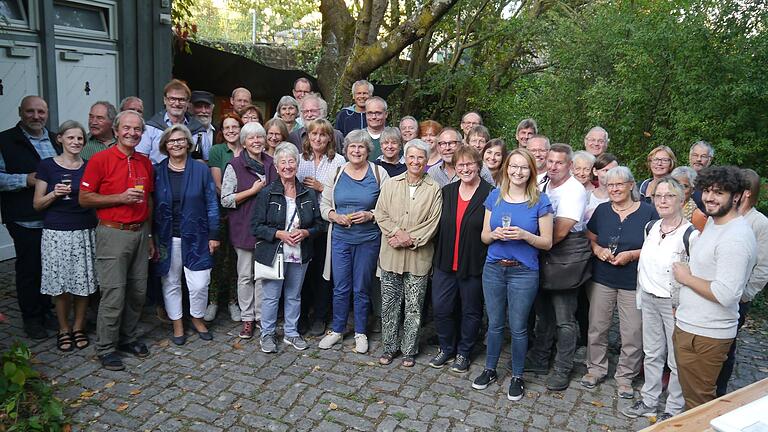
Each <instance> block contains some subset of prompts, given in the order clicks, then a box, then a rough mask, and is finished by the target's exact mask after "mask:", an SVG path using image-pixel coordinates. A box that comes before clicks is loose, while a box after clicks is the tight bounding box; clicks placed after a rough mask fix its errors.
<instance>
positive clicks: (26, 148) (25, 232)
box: [0, 96, 61, 339]
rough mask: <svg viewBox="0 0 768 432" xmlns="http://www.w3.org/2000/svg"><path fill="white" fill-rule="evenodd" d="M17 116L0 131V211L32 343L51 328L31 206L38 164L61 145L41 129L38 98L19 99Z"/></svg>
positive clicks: (37, 222)
mask: <svg viewBox="0 0 768 432" xmlns="http://www.w3.org/2000/svg"><path fill="white" fill-rule="evenodd" d="M19 117H20V119H21V121H19V123H17V124H16V126H14V127H12V128H10V129H8V130H5V131H3V132H0V212H1V213H2V218H3V223H4V224H5V226H6V228H7V229H8V232H9V233H10V234H11V238H13V243H14V249H15V251H16V295H17V298H18V301H19V309H21V317H22V319H23V320H24V331H26V333H27V336H29V337H30V338H32V339H45V338H47V337H48V333H47V332H46V324H49V328H51V329H56V328H57V326H56V324H55V318H54V317H53V314H51V311H50V307H51V299H50V297H49V296H46V295H43V294H41V293H40V274H41V272H42V269H41V264H40V260H41V256H40V239H41V237H42V233H43V215H42V214H41V213H38V212H37V211H35V209H34V208H33V207H32V197H33V195H34V190H35V183H36V182H37V179H36V177H35V171H36V170H37V165H38V163H39V162H40V161H41V160H42V159H46V158H49V157H53V156H56V155H57V154H59V153H61V146H60V145H59V144H58V143H57V142H56V135H55V134H53V133H50V132H48V130H47V129H46V128H45V123H46V122H47V121H48V104H47V103H46V102H45V100H43V98H41V97H39V96H26V97H24V99H22V100H21V105H20V106H19Z"/></svg>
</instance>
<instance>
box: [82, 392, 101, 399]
mask: <svg viewBox="0 0 768 432" xmlns="http://www.w3.org/2000/svg"><path fill="white" fill-rule="evenodd" d="M96 393H98V391H96V390H85V391H84V392H82V393H80V397H81V398H83V399H90V398H92V397H93V395H95V394H96Z"/></svg>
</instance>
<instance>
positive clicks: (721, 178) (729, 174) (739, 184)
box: [695, 166, 747, 194]
mask: <svg viewBox="0 0 768 432" xmlns="http://www.w3.org/2000/svg"><path fill="white" fill-rule="evenodd" d="M695 187H696V190H698V191H702V192H703V191H705V190H707V189H709V188H711V187H717V188H719V189H720V190H724V191H726V192H730V193H733V194H740V193H742V192H744V190H745V189H746V188H747V184H746V182H745V181H744V174H742V172H741V169H739V168H738V167H735V166H710V167H707V168H703V169H702V170H701V171H699V175H698V176H696V186H695Z"/></svg>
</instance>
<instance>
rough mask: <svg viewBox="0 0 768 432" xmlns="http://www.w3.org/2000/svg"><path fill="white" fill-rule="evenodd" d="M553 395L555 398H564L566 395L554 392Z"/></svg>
mask: <svg viewBox="0 0 768 432" xmlns="http://www.w3.org/2000/svg"><path fill="white" fill-rule="evenodd" d="M552 397H553V398H555V399H562V398H563V397H564V396H563V394H562V393H552Z"/></svg>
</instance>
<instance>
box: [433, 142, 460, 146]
mask: <svg viewBox="0 0 768 432" xmlns="http://www.w3.org/2000/svg"><path fill="white" fill-rule="evenodd" d="M460 142H461V141H439V142H438V143H437V145H439V146H440V147H456V146H457V145H459V143H460Z"/></svg>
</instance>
